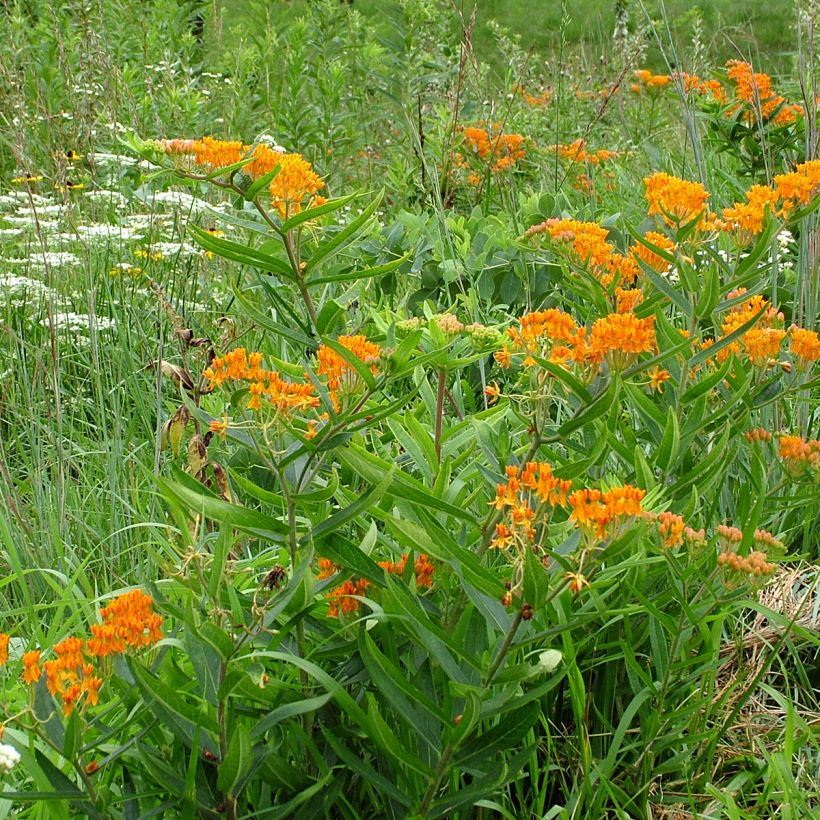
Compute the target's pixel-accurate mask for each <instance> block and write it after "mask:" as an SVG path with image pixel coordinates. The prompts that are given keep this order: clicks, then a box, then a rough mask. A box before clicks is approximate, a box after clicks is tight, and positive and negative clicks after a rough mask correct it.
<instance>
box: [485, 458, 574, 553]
mask: <svg viewBox="0 0 820 820" xmlns="http://www.w3.org/2000/svg"><path fill="white" fill-rule="evenodd" d="M506 473H507V481H506V483H504V484H498V485H497V486H496V493H495V500H494V501H493V502H492V504H493V506H494V507H495V509H496V510H498V511H499V512H501V513H502V516H503V519H504V520H503V521H500V522H499V523H497V524H496V527H495V537H494V538H493V540H492V541H491V542H490V546H491V547H493V548H494V549H508V548H510V547H512V548H517V549H519V550H520V549H524V548H525V547H526V546H527V545H528V544H531V543H532V542H533V540H534V539H535V526H534V523H533V522H534V520H535V517H536V513H538V512H543V511H545V510H546V509H547V508H550V507H563V506H566V503H567V493H568V492H569V491H570V489H571V488H572V482H570V481H567V480H566V479H560V478H556V477H555V476H554V475H553V472H552V467H551V465H549V464H548V463H546V462H543V461H528V462H527V463H526V464H525V465H524V468H523V469H519V468H518V467H516V466H515V465H512V464H511V465H509V466H508V467H507V470H506Z"/></svg>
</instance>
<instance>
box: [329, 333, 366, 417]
mask: <svg viewBox="0 0 820 820" xmlns="http://www.w3.org/2000/svg"><path fill="white" fill-rule="evenodd" d="M337 341H338V342H339V344H340V345H341V346H342V347H344V348H345V349H347V350H349V351H350V352H351V353H352V354H353V355H354V356H355V357H356V358H357V359H360V360H361V361H362V362H364V363H365V364H366V365H370V372H371V373H372V374H373V375H374V376H375V375H376V374H377V373H378V372H379V361H380V359H381V355H382V349H381V348H380V347H379V346H378V345H377V344H374V343H373V342H370V341H368V340H367V338H366V337H364V336H362V335H361V334H359V335H356V336H339V338H338V339H337ZM316 362H317V367H316V373H317V374H318V375H320V376H325V377H326V378H327V386H328V390H329V392H330V397H331V400H332V401H333V406H334V407H335V408H336V410H337V411H338V409H339V406H340V405H339V392H340V391H343V392H345V393H348V394H349V393H353V392H355V391H356V390H358V389H359V387H360V381H361V379H360V378H359V374H358V373H357V372H356V370H355V369H354V368H353V367H352V366H351V365H350V364H349V363H348V361H347V360H346V359H345V358H344V357H343V356H342V355H341V354H339V353H337V352H336V351H335V350H334V349H333V348H332V347H328V346H327V345H321V346H320V347H319V349H318V350H317V351H316Z"/></svg>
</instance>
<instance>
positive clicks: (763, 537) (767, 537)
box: [754, 530, 786, 555]
mask: <svg viewBox="0 0 820 820" xmlns="http://www.w3.org/2000/svg"><path fill="white" fill-rule="evenodd" d="M754 541H755V545H756V546H758V547H765V548H766V549H767V550H769V551H770V552H772V551H773V552H776V553H778V554H780V555H783V554H784V553H785V552H786V545H785V544H784V543H783V542H782V541H781V540H780V539H779V538H776V537H775V536H774V535H772V534H771V533H770V532H768V531H767V530H755V534H754Z"/></svg>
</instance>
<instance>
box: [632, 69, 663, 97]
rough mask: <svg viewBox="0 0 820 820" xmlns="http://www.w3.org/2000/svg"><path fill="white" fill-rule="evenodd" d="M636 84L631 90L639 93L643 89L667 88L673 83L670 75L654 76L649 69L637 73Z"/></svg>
mask: <svg viewBox="0 0 820 820" xmlns="http://www.w3.org/2000/svg"><path fill="white" fill-rule="evenodd" d="M635 79H636V80H637V82H636V83H633V84H632V86H630V90H631V91H632V92H634V93H636V94H637V93H638V92H639V91H641V90H642V89H644V88H646V89H657V88H666V86H668V85H669V83H671V82H672V78H671V77H670V76H669V75H668V74H653V73H652V72H651V71H650V70H649V69H648V68H641V69H639V70H638V71H636V72H635Z"/></svg>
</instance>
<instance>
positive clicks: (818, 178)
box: [774, 159, 820, 216]
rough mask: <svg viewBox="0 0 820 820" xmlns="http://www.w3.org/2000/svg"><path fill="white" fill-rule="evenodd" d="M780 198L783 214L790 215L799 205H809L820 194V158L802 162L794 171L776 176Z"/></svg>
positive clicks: (776, 188)
mask: <svg viewBox="0 0 820 820" xmlns="http://www.w3.org/2000/svg"><path fill="white" fill-rule="evenodd" d="M774 188H775V191H777V196H778V199H782V200H783V206H782V209H781V214H782V215H784V216H788V214H789V212H790V211H791V210H792V209H794V208H795V207H797V206H798V205H808V204H809V203H810V202H811V201H812V200H813V199H814V198H815V197H816V196H817V195H818V194H820V160H817V159H813V160H809V161H808V162H801V163H800V164H799V165H797V166H796V167H795V169H794V171H791V172H790V173H788V174H778V175H777V176H775V178H774Z"/></svg>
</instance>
